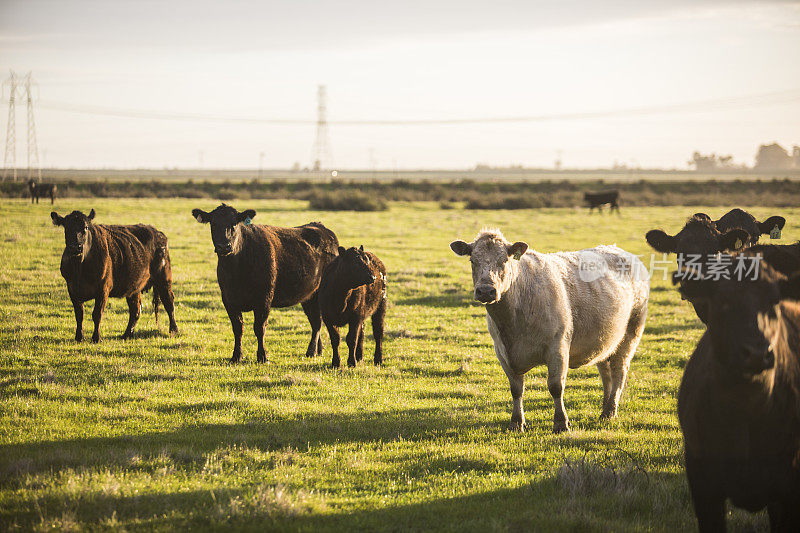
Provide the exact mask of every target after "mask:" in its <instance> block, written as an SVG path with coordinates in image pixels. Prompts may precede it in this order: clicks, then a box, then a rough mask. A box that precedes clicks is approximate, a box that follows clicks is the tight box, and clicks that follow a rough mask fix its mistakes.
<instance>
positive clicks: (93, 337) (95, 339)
mask: <svg viewBox="0 0 800 533" xmlns="http://www.w3.org/2000/svg"><path fill="white" fill-rule="evenodd" d="M92 342H93V343H95V344H97V343H98V342H100V335H92Z"/></svg>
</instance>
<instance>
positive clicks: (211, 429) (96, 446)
mask: <svg viewBox="0 0 800 533" xmlns="http://www.w3.org/2000/svg"><path fill="white" fill-rule="evenodd" d="M208 407H211V408H215V407H218V406H215V405H209V406H208ZM195 408H197V404H186V405H180V404H178V405H175V406H171V407H170V408H169V409H170V410H171V411H175V410H184V411H191V410H193V409H195ZM470 425H472V426H474V425H476V424H475V423H474V422H473V423H471V422H469V421H466V420H460V421H457V422H454V420H453V418H452V417H451V416H449V415H448V414H447V413H445V412H442V411H440V410H437V409H432V408H424V409H423V408H420V409H405V410H396V411H391V412H371V413H360V414H345V413H342V414H338V413H337V414H316V415H308V416H300V417H297V418H278V419H276V420H268V421H253V422H250V423H240V424H208V425H198V426H193V427H184V428H181V429H177V430H175V431H167V432H162V433H145V434H142V435H121V436H118V437H99V438H98V437H95V438H87V439H71V440H61V441H46V442H36V443H25V444H5V445H2V446H0V487H4V486H9V485H12V486H13V485H15V484H17V483H19V482H21V480H22V479H23V478H24V477H25V476H26V475H27V474H36V473H40V472H47V471H51V470H60V469H64V468H74V469H83V468H95V467H101V468H104V467H113V466H117V467H126V466H129V465H130V457H131V456H133V455H137V456H151V455H158V454H160V453H167V454H178V455H185V454H186V453H187V450H188V451H189V453H190V455H191V456H193V457H194V458H195V460H196V461H200V462H202V461H204V455H205V454H207V453H209V452H212V451H214V450H216V449H218V448H223V447H226V446H233V445H246V446H250V447H255V448H258V449H261V450H264V451H272V450H279V449H282V448H285V447H295V448H299V449H308V448H313V447H315V446H319V445H327V444H332V443H336V442H340V443H346V442H380V441H383V442H385V441H393V440H396V439H398V438H402V439H404V440H407V441H408V440H411V441H413V440H422V439H425V438H428V437H429V436H430V435H431V433H440V434H441V433H443V432H444V433H450V432H453V433H454V432H458V431H461V430H463V429H464V428H465V427H466V426H470Z"/></svg>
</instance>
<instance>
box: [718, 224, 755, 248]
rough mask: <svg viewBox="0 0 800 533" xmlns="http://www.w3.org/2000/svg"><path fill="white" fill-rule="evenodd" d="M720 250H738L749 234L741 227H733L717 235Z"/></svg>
mask: <svg viewBox="0 0 800 533" xmlns="http://www.w3.org/2000/svg"><path fill="white" fill-rule="evenodd" d="M717 240H718V242H719V249H720V250H739V249H741V248H742V247H743V246H744V245H745V244H747V242H748V241H749V240H750V234H749V233H747V232H746V231H745V230H743V229H742V228H734V229H732V230H728V231H726V232H725V233H722V234H721V235H720V236H719V237H717Z"/></svg>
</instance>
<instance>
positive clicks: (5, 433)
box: [0, 199, 800, 531]
mask: <svg viewBox="0 0 800 533" xmlns="http://www.w3.org/2000/svg"><path fill="white" fill-rule="evenodd" d="M232 203H233V205H234V206H236V207H238V208H240V209H244V208H247V207H252V208H254V209H256V210H257V211H258V215H257V217H256V219H255V220H254V222H255V223H269V224H275V225H297V224H301V223H304V222H307V221H310V220H321V221H323V222H324V223H325V224H326V225H327V226H328V227H330V228H331V229H333V230H334V231H335V232H336V233H337V235H338V236H339V239H340V242H341V243H342V244H343V245H346V246H350V245H357V244H364V246H365V248H367V249H370V250H372V251H374V252H376V253H377V254H378V255H379V256H380V257H381V258H382V259H383V261H384V263H385V264H386V266H387V269H388V271H389V276H388V279H389V287H388V294H389V299H390V302H391V304H390V307H389V311H388V314H387V320H386V321H387V335H386V343H385V354H384V362H385V364H384V366H383V367H381V368H374V367H372V366H370V365H367V364H364V365H361V366H360V367H358V368H356V369H346V368H345V369H341V370H336V371H332V370H330V369H329V368H328V365H329V363H330V360H329V356H330V346H329V345H328V344H327V342H328V339H327V334H325V335H324V337H323V338H324V342H325V343H326V345H325V352H324V355H323V357H322V358H315V359H306V358H305V357H304V356H303V354H304V351H305V347H306V343H307V336H308V332H309V327H308V324H307V321H306V319H305V316H304V315H303V313H302V310H301V309H300V308H299V307H296V308H291V309H284V310H274V311H273V313H272V314H271V316H270V321H269V324H268V327H267V334H266V338H265V340H266V344H267V352H268V357H269V362H268V363H267V364H266V365H257V364H255V362H254V360H255V341H254V338H253V336H252V328H250V327H246V328H245V336H244V349H245V360H244V364H242V365H239V366H229V365H227V364H226V363H225V362H226V360H227V358H228V357H230V354H231V350H232V334H231V330H230V325H229V322H228V320H227V317H226V315H225V312H224V309H223V307H222V303H221V301H220V296H219V288H218V286H217V282H216V274H215V265H216V258H215V256H214V254H213V250H212V245H211V242H210V236H209V232H208V227H207V226H201V225H199V224H198V223H197V222H195V221H194V219H193V218H192V217H191V216H190V210H191V209H192V208H193V207H200V208H203V209H209V208H213V207H214V205H215V204H214V203H213V202H212V201H210V200H153V199H146V200H109V199H92V200H89V199H73V200H70V199H62V200H59V201H57V203H56V209H57V210H59V212H60V213H61V214H64V213H65V212H68V211H71V210H72V209H81V210H84V211H85V212H88V210H89V209H90V208H91V207H93V208H95V210H96V211H97V219H96V221H97V222H99V223H134V222H148V223H152V224H154V225H155V226H157V227H158V228H160V229H162V230H163V231H164V232H165V233H166V234H167V235H168V237H169V239H170V248H171V254H172V261H173V269H174V275H175V287H174V288H175V293H176V297H177V312H176V313H177V320H178V325H179V327H180V328H181V333H180V335H178V336H177V337H169V336H167V335H166V330H167V325H166V323H165V322H164V321H162V322H161V324H160V325H159V327H158V328H157V327H156V326H155V324H154V322H153V317H152V314H151V312H150V309H149V305H148V306H146V309H147V310H146V312H145V313H144V314H143V316H142V319H141V320H140V322H139V327H138V335H137V336H136V337H135V338H134V339H133V340H130V341H121V340H119V335H120V334H121V333H122V331H123V329H124V327H125V324H126V319H127V318H126V317H127V306H126V304H125V302H124V301H123V300H112V301H111V305H110V309H109V310H108V312H107V314H106V318H105V320H104V322H103V326H102V333H103V335H104V339H103V341H102V343H101V344H99V345H92V344H90V343H81V344H76V343H75V342H74V341H73V340H72V337H73V333H74V318H73V313H72V307H71V305H70V303H69V299H68V297H67V292H66V286H65V284H64V281H63V280H62V278H61V277H60V274H59V272H58V266H59V263H60V257H61V252H62V249H63V243H64V241H63V230H61V228H56V227H53V226H52V224H51V223H50V218H49V216H48V213H49V212H50V205H49V204H39V205H36V206H31V205H30V204H28V203H26V201H24V200H2V201H0V262H1V263H0V267H1V268H0V291H2V292H1V293H0V294H2V297H1V298H0V380H1V381H0V395H2V400H1V403H0V529H4V530H13V529H16V528H20V529H24V530H29V529H42V530H44V529H53V528H56V529H90V530H105V529H121V528H124V529H127V530H151V529H178V528H180V529H183V528H189V527H192V528H195V529H210V530H218V529H228V528H235V529H252V530H264V529H278V530H305V531H324V530H340V529H360V530H450V531H463V530H473V531H486V530H501V531H508V530H510V531H528V530H541V531H575V530H581V531H582V530H596V531H609V530H611V531H641V530H652V531H677V530H686V529H692V528H694V527H695V526H694V517H693V514H692V511H691V504H690V501H689V495H688V489H687V486H686V481H685V476H684V473H683V467H682V441H681V435H680V431H679V429H678V421H677V415H676V392H677V387H678V384H679V381H680V377H681V373H682V369H683V367H684V365H685V363H686V360H687V358H688V356H689V354H690V353H691V352H692V350H693V347H694V345H695V342H696V341H697V339H698V338H699V337H700V335H701V333H702V329H701V324H700V323H699V321H698V320H697V319H696V318H695V316H694V314H693V312H692V311H691V309H690V307H689V306H688V304H686V303H685V302H681V300H680V298H679V296H678V294H677V293H676V292H675V291H674V290H673V289H672V288H671V287H669V286H668V284H667V282H666V281H663V280H662V279H661V276H660V275H657V276H656V279H655V280H654V281H653V285H652V292H651V298H650V305H649V316H648V325H647V328H646V330H645V334H644V338H643V341H642V344H641V345H640V348H639V351H638V353H637V355H636V356H635V358H634V360H633V364H632V368H631V374H630V378H629V382H628V388H627V390H626V392H625V395H624V398H623V404H622V406H621V408H620V414H619V417H618V418H617V419H615V420H613V421H611V422H600V421H599V420H598V415H599V413H600V398H601V392H602V388H601V384H600V380H599V377H598V374H597V370H596V369H595V368H593V367H592V368H584V369H579V370H575V371H571V372H570V374H569V377H568V380H567V389H566V393H565V403H566V406H567V412H568V414H569V416H570V420H571V423H572V427H573V431H572V432H571V433H570V434H567V435H558V436H556V435H553V434H552V433H551V431H550V429H551V426H552V413H553V407H552V401H551V399H550V396H549V394H548V392H547V390H546V386H545V370H544V368H537V369H534V370H533V371H531V372H530V373H529V374H528V376H527V381H526V383H527V387H528V388H527V392H526V396H525V409H526V412H527V413H526V414H527V417H528V424H529V429H528V431H527V432H526V433H522V434H520V433H509V432H507V431H506V430H505V428H506V425H507V423H508V421H509V418H510V403H511V397H510V393H509V391H508V382H507V380H506V378H505V375H504V374H503V372H502V370H501V369H500V366H499V364H498V363H497V361H496V359H495V356H494V352H493V348H492V343H491V338H490V336H489V334H488V332H487V331H486V323H485V311H484V310H483V308H482V307H481V306H480V305H478V304H476V303H474V302H472V301H471V288H472V287H471V278H470V273H469V264H468V262H467V261H466V260H465V259H464V258H459V257H457V256H455V255H454V254H453V253H452V252H451V251H450V250H449V248H448V243H449V242H450V241H451V240H453V239H456V238H463V239H471V238H472V237H473V236H474V235H475V234H476V232H477V231H478V230H479V229H480V228H481V227H482V226H484V225H486V226H499V227H501V228H502V229H503V230H504V232H505V234H506V236H507V237H508V238H509V239H511V240H525V241H527V242H528V243H529V244H530V245H531V247H533V248H534V249H536V250H539V251H554V250H569V249H578V248H584V247H588V246H593V245H595V244H600V243H616V244H617V245H618V246H620V247H622V248H624V249H626V250H629V251H631V252H633V253H637V254H648V257H649V249H648V248H647V245H646V243H645V241H644V238H643V235H644V233H645V231H647V230H648V229H650V228H653V227H658V226H662V227H664V228H665V229H668V230H672V229H676V228H677V227H678V226H679V225H680V224H681V223H682V221H683V219H684V218H685V216H687V215H689V214H691V213H693V212H695V211H698V210H699V209H698V208H696V207H691V208H674V207H673V208H657V207H653V208H627V209H625V210H623V214H622V216H621V217H617V216H602V217H600V216H597V215H595V216H592V217H589V216H587V215H586V213H585V212H584V211H581V210H575V209H541V210H520V211H464V210H461V209H449V210H442V209H440V207H439V206H438V204H434V203H408V204H400V203H393V204H391V207H390V209H389V210H388V211H384V212H377V213H343V212H338V213H332V212H309V211H307V210H305V207H306V205H307V203H306V202H300V201H275V200H273V201H265V200H258V201H256V200H251V201H246V202H245V201H239V202H232ZM773 211H774V209H769V210H767V209H763V208H753V209H752V212H753V213H754V214H756V215H757V216H759V217H763V216H767V215H772V214H775V213H774V212H773ZM707 212H708V213H709V214H711V215H712V216H715V217H716V216H718V215H720V214H722V212H723V210H722V209H719V208H707ZM780 212H781V214H783V215H785V216H786V218H787V219H788V224H787V227H786V228H785V229H784V239H783V242H785V241H788V240H790V239H796V238H797V237H798V236H800V226H799V225H798V223H800V209H782V210H781V211H780ZM646 262H649V259H648V261H646ZM146 301H149V295H148V297H147V298H146ZM543 305H546V304H543ZM162 316H163V315H162ZM89 317H90V312H89V311H88V310H87V322H88V323H87V325H86V326H85V327H89V326H88V324H89V323H90V318H89ZM245 320H246V321H248V322H249V320H251V315H246V318H245ZM367 331H370V330H369V329H368V330H367ZM372 347H373V344H372V341H371V336H368V337H367V342H366V344H365V361H367V360H368V359H370V358H371V356H372ZM731 521H732V524H733V526H734V528H735V530H752V529H759V530H760V529H764V528H766V519H765V516H764V515H763V514H762V515H755V516H754V515H748V514H746V513H742V512H738V511H737V512H733V513H732V518H731Z"/></svg>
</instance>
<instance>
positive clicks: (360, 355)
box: [356, 322, 364, 362]
mask: <svg viewBox="0 0 800 533" xmlns="http://www.w3.org/2000/svg"><path fill="white" fill-rule="evenodd" d="M362 359H364V323H363V322H362V323H361V325H359V326H358V339H356V361H358V362H361V360H362Z"/></svg>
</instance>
